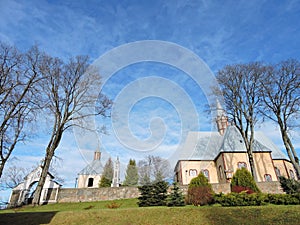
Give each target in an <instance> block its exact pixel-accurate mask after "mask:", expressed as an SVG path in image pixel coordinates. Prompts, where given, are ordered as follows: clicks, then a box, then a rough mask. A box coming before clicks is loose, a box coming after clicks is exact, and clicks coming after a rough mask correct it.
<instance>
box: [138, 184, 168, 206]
mask: <svg viewBox="0 0 300 225" xmlns="http://www.w3.org/2000/svg"><path fill="white" fill-rule="evenodd" d="M167 190H168V183H167V182H165V181H159V182H156V183H153V184H147V185H143V186H141V187H139V191H140V193H141V196H140V197H139V198H138V200H139V201H138V205H139V207H146V206H164V205H166V201H167Z"/></svg>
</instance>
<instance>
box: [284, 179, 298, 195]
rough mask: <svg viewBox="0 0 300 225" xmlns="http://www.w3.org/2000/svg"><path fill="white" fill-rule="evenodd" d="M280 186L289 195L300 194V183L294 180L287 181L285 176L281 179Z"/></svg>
mask: <svg viewBox="0 0 300 225" xmlns="http://www.w3.org/2000/svg"><path fill="white" fill-rule="evenodd" d="M279 181H280V185H281V187H282V189H283V191H284V192H285V193H287V194H296V193H300V182H299V181H296V180H294V179H287V178H285V177H283V176H280V177H279Z"/></svg>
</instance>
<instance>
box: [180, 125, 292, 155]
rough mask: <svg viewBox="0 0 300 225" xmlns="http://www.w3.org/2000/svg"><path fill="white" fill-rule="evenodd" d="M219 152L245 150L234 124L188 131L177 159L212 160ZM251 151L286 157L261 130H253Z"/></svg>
mask: <svg viewBox="0 0 300 225" xmlns="http://www.w3.org/2000/svg"><path fill="white" fill-rule="evenodd" d="M221 152H247V150H246V147H245V144H244V141H243V138H242V136H241V134H240V133H239V131H238V129H237V128H236V127H235V126H228V127H227V129H226V131H225V134H224V135H223V136H222V135H220V133H219V132H189V133H188V135H187V138H186V142H185V144H184V146H183V151H182V154H181V155H180V157H179V160H214V159H215V158H216V157H217V156H218V154H220V153H221ZM253 152H271V155H272V158H273V159H287V157H286V156H285V155H284V154H283V152H282V151H281V150H280V149H279V148H278V147H277V146H276V145H275V144H274V143H273V142H272V141H271V140H270V139H269V138H267V137H266V136H265V135H264V134H263V133H262V132H258V131H257V132H255V134H254V143H253Z"/></svg>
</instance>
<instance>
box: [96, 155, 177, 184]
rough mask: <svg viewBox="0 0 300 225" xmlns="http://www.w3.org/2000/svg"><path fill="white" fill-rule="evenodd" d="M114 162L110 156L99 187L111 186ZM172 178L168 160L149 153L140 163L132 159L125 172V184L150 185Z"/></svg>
mask: <svg viewBox="0 0 300 225" xmlns="http://www.w3.org/2000/svg"><path fill="white" fill-rule="evenodd" d="M113 170H114V167H113V162H112V160H111V158H109V159H108V160H107V161H106V163H105V165H104V168H103V174H102V176H101V180H100V183H99V187H110V186H111V183H112V180H113ZM168 179H171V167H170V164H169V162H168V161H167V160H165V159H163V158H161V157H159V156H153V155H148V156H146V157H145V158H144V159H142V160H139V161H138V163H136V161H135V160H134V159H130V160H129V162H128V165H127V168H126V172H125V179H124V181H123V183H122V185H123V186H138V185H142V186H143V185H150V184H152V183H156V182H160V181H165V180H168Z"/></svg>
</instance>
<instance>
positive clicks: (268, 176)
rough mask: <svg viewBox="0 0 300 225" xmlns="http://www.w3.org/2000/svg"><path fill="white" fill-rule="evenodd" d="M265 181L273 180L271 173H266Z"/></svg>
mask: <svg viewBox="0 0 300 225" xmlns="http://www.w3.org/2000/svg"><path fill="white" fill-rule="evenodd" d="M265 181H267V182H270V181H272V176H271V175H270V174H265Z"/></svg>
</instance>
